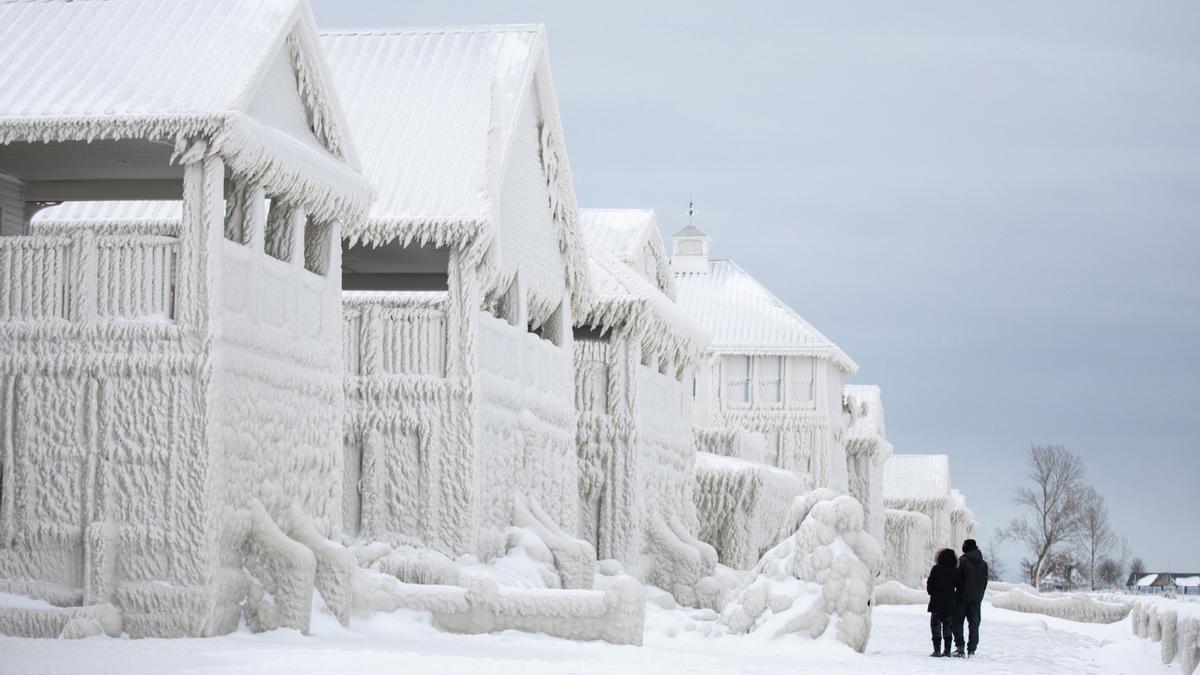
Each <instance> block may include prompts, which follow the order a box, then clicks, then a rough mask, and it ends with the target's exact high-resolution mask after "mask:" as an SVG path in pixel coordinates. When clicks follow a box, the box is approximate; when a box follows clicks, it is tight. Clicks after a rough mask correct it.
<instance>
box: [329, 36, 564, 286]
mask: <svg viewBox="0 0 1200 675" xmlns="http://www.w3.org/2000/svg"><path fill="white" fill-rule="evenodd" d="M321 40H322V43H323V44H324V46H325V49H326V51H327V52H328V54H329V61H330V64H331V68H332V70H333V73H334V79H335V81H336V83H337V89H338V91H339V93H340V94H341V97H342V100H343V103H344V105H345V108H346V111H347V117H348V118H349V120H350V127H351V129H353V132H354V135H355V138H356V139H358V140H359V145H360V148H361V151H362V157H363V172H364V174H365V175H366V176H367V179H368V180H369V181H370V182H371V184H372V185H373V186H374V187H375V189H376V191H377V192H378V198H377V199H376V201H375V203H374V204H373V206H372V208H371V211H370V214H369V217H368V218H367V220H366V222H365V223H364V224H362V225H361V226H351V227H347V228H344V229H343V231H342V234H343V237H345V238H346V239H347V240H349V241H350V242H351V243H352V244H353V243H356V242H359V241H361V242H365V243H369V244H378V243H384V242H387V241H391V240H399V241H401V242H402V243H409V242H420V243H434V244H437V245H458V246H462V245H464V244H466V243H468V242H474V245H475V246H476V247H477V250H478V251H481V252H486V251H487V250H488V248H489V245H490V241H491V238H492V237H494V236H495V232H494V231H492V229H490V228H489V224H492V223H493V222H494V221H495V220H496V214H497V213H498V210H499V202H500V186H501V185H502V179H503V174H504V171H505V170H506V168H507V162H508V158H509V155H510V151H511V149H512V147H513V141H514V138H515V137H516V135H517V134H516V133H515V130H516V128H517V122H518V119H519V117H520V113H521V112H522V102H523V101H525V100H526V99H527V96H526V95H527V94H529V93H530V92H531V91H533V92H534V93H536V96H537V98H536V103H537V105H539V106H540V111H539V112H540V113H541V115H542V116H543V117H544V124H543V125H542V130H541V134H542V138H541V142H542V147H543V150H542V151H543V157H542V162H543V167H544V169H545V173H546V174H547V181H548V183H549V190H550V199H551V205H550V207H551V210H552V212H553V216H554V219H555V222H556V223H557V225H558V227H559V241H558V244H559V248H560V250H562V251H563V254H564V258H565V260H566V267H567V275H568V285H569V286H570V288H571V289H572V292H573V299H574V302H575V303H576V304H577V305H580V304H582V300H581V294H585V293H586V288H587V277H586V275H587V269H586V268H587V260H586V254H585V253H584V250H583V240H582V235H580V233H579V223H578V214H577V212H576V206H575V194H574V187H573V185H572V181H571V174H570V166H569V164H568V162H567V160H566V151H565V147H564V145H563V140H562V129H561V123H560V120H559V118H558V107H557V105H558V104H557V102H556V100H555V97H554V86H553V82H552V80H551V78H550V73H549V57H548V54H547V49H546V39H545V31H544V29H543V28H542V26H540V25H518V26H467V27H442V28H410V29H400V30H389V31H348V32H330V33H325V34H323V35H322V37H321ZM485 257H486V255H485V254H484V253H481V255H480V259H481V260H482V259H484V258H485Z"/></svg>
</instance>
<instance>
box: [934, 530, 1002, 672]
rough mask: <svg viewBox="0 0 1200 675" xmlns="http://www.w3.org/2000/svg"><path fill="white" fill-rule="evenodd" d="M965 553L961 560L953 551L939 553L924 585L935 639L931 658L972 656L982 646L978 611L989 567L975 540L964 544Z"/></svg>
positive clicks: (947, 550)
mask: <svg viewBox="0 0 1200 675" xmlns="http://www.w3.org/2000/svg"><path fill="white" fill-rule="evenodd" d="M962 550H963V554H962V557H960V558H956V557H955V555H954V551H953V550H952V549H948V548H944V549H942V550H940V551H938V554H937V559H936V563H937V564H935V565H934V566H933V569H931V570H929V579H928V580H927V581H926V582H925V590H926V591H927V592H928V593H929V607H928V610H929V615H930V616H929V630H930V633H931V634H932V637H933V653H932V654H930V656H958V657H964V656H973V655H974V654H975V648H976V647H978V646H979V619H980V611H979V610H980V607H981V606H982V605H983V594H984V592H985V591H986V590H987V582H988V565H987V562H986V561H985V560H984V559H983V553H982V552H981V551H980V550H979V546H978V545H977V544H976V543H975V540H974V539H968V540H966V541H964V542H963V544H962ZM964 622H965V623H966V624H967V627H968V628H969V629H970V639H969V640H966V641H965V642H966V644H965V645H964V644H963V643H964V640H963V623H964ZM952 639H953V643H954V648H955V649H954V653H953V654H951V653H950V647H951V640H952ZM943 645H945V649H944V650H943ZM964 647H965V651H964Z"/></svg>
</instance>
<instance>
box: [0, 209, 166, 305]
mask: <svg viewBox="0 0 1200 675" xmlns="http://www.w3.org/2000/svg"><path fill="white" fill-rule="evenodd" d="M178 246H179V240H178V238H177V237H175V236H163V235H161V234H147V233H137V232H129V233H119V234H97V233H96V232H95V231H93V230H91V229H79V230H77V231H74V232H51V233H45V234H33V235H24V236H9V237H0V321H2V322H51V323H63V322H69V323H94V322H107V321H135V322H148V323H164V322H173V321H174V318H175V302H176V298H175V292H176V275H177V273H178V272H177V270H178V261H177V256H178Z"/></svg>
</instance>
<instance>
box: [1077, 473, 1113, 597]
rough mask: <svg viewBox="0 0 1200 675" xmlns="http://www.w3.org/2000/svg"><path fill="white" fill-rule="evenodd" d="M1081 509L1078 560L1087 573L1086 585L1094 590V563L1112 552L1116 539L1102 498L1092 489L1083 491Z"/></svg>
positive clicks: (1088, 488)
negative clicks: (1079, 559)
mask: <svg viewBox="0 0 1200 675" xmlns="http://www.w3.org/2000/svg"><path fill="white" fill-rule="evenodd" d="M1082 499H1083V508H1082V512H1081V513H1080V524H1079V544H1080V547H1081V550H1080V556H1079V557H1080V558H1081V560H1082V562H1083V565H1084V567H1085V568H1086V572H1087V579H1088V584H1090V585H1091V587H1092V590H1093V591H1094V590H1096V563H1097V562H1099V561H1100V559H1101V558H1104V557H1107V556H1109V555H1110V554H1112V552H1113V547H1114V545H1115V544H1116V540H1117V537H1116V535H1115V534H1114V533H1113V531H1112V525H1111V524H1110V523H1109V521H1108V507H1107V506H1105V505H1104V497H1103V496H1101V495H1100V493H1099V492H1096V489H1095V488H1093V487H1090V486H1089V487H1086V488H1084V489H1083V496H1082Z"/></svg>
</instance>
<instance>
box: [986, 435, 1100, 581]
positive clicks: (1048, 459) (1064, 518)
mask: <svg viewBox="0 0 1200 675" xmlns="http://www.w3.org/2000/svg"><path fill="white" fill-rule="evenodd" d="M1027 461H1028V463H1029V474H1028V475H1029V479H1030V480H1031V481H1032V482H1033V485H1032V486H1028V485H1022V486H1020V487H1018V488H1016V489H1015V490H1013V497H1012V500H1013V503H1014V504H1016V505H1017V506H1021V507H1023V508H1024V510H1025V515H1024V516H1022V517H1019V518H1014V519H1013V520H1012V522H1011V523H1009V525H1008V527H1006V528H1004V530H1003V531H1002V533H1001V534H1002V536H1003V537H1004V538H1005V539H1012V540H1014V541H1016V542H1018V543H1020V544H1023V545H1024V546H1025V547H1026V548H1027V549H1028V550H1029V553H1030V556H1031V558H1030V559H1029V560H1028V562H1029V568H1028V569H1029V582H1030V583H1031V584H1032V585H1033V586H1034V588H1037V587H1038V586H1039V585H1040V583H1041V581H1042V576H1043V575H1044V574H1045V569H1044V567H1045V563H1046V560H1047V558H1049V556H1050V555H1051V554H1052V553H1054V552H1055V550H1056V549H1057V548H1058V547H1060V546H1061V545H1063V544H1066V543H1067V542H1070V541H1072V540H1074V539H1076V538H1077V537H1078V535H1079V532H1080V524H1081V522H1082V518H1081V514H1082V512H1083V504H1084V499H1083V496H1084V487H1085V486H1084V483H1083V461H1082V460H1080V459H1079V456H1078V455H1076V454H1075V453H1073V452H1071V451H1070V450H1068V449H1066V448H1064V447H1063V446H1061V445H1035V446H1033V447H1031V448H1030V449H1029V457H1028V460H1027Z"/></svg>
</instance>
